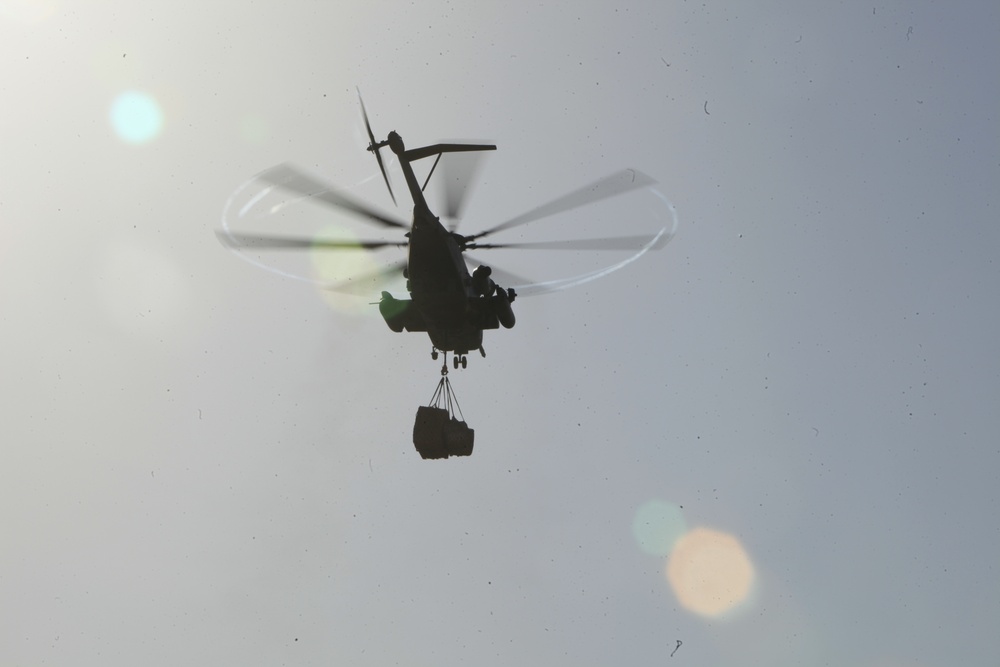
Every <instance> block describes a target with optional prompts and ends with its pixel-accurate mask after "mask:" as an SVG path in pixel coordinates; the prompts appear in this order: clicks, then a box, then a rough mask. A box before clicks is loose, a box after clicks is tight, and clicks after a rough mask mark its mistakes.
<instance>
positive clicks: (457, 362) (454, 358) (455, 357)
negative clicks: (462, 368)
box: [451, 354, 459, 370]
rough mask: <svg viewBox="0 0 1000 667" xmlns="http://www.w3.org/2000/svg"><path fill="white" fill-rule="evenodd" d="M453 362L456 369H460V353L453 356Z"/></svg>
mask: <svg viewBox="0 0 1000 667" xmlns="http://www.w3.org/2000/svg"><path fill="white" fill-rule="evenodd" d="M451 363H452V365H453V366H454V367H455V369H456V370H457V369H458V364H459V361H458V355H457V354H456V355H455V356H454V357H452V358H451Z"/></svg>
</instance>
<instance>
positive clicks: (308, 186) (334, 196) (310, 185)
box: [258, 164, 410, 229]
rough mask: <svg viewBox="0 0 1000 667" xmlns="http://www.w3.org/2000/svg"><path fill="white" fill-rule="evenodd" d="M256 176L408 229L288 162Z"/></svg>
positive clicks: (407, 227) (403, 224) (385, 224)
mask: <svg viewBox="0 0 1000 667" xmlns="http://www.w3.org/2000/svg"><path fill="white" fill-rule="evenodd" d="M258 177H259V178H260V179H262V180H264V181H267V182H268V183H271V184H272V185H276V186H278V187H280V188H284V189H285V190H290V191H292V192H296V193H298V194H300V195H304V196H306V197H311V198H313V199H317V200H319V201H321V202H323V203H325V204H328V205H330V206H335V207H337V208H341V209H344V210H347V211H351V212H352V213H356V214H358V215H360V216H362V217H364V218H367V219H368V220H371V221H372V222H375V223H377V224H379V225H382V226H383V227H398V228H399V229H409V228H410V226H409V225H407V224H406V223H404V222H400V221H399V220H395V219H393V218H389V217H387V216H384V215H382V214H381V213H379V212H378V211H376V210H375V209H374V208H371V207H370V206H368V205H367V204H362V203H361V202H357V201H355V200H353V199H351V198H350V197H348V196H347V195H344V194H341V193H339V192H336V191H335V190H334V189H333V188H332V187H330V186H329V185H327V184H326V183H323V182H321V181H317V180H316V179H314V178H313V177H311V176H309V175H308V174H306V173H304V172H302V171H300V170H299V169H297V168H295V167H293V166H292V165H290V164H279V165H278V166H276V167H271V168H270V169H266V170H264V171H262V172H261V173H260V174H259V175H258Z"/></svg>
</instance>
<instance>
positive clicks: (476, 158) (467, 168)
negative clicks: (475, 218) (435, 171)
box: [441, 152, 483, 231]
mask: <svg viewBox="0 0 1000 667" xmlns="http://www.w3.org/2000/svg"><path fill="white" fill-rule="evenodd" d="M482 159H483V153H481V152H469V153H448V154H446V155H445V156H444V159H443V160H442V162H441V178H442V179H443V181H444V184H443V185H444V187H443V190H442V191H443V193H444V216H445V217H446V218H449V219H451V220H458V219H459V218H461V217H462V209H463V208H464V207H465V198H466V197H467V196H468V194H469V186H470V185H471V184H472V182H473V177H474V176H475V175H476V172H477V171H478V170H479V165H480V163H481V162H482ZM453 231H454V230H453Z"/></svg>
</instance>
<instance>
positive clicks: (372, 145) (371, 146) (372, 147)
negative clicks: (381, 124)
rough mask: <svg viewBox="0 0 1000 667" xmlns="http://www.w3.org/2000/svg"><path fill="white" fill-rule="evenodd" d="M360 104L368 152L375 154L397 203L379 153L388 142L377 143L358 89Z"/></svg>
mask: <svg viewBox="0 0 1000 667" xmlns="http://www.w3.org/2000/svg"><path fill="white" fill-rule="evenodd" d="M358 102H360V103H361V116H362V118H364V120H365V129H366V130H368V142H369V143H368V149H367V150H368V151H369V152H371V153H374V154H375V161H376V162H378V168H379V171H381V172H382V180H384V181H385V187H386V188H387V189H388V190H389V196H390V197H392V203H393V204H395V203H396V195H395V194H393V192H392V186H391V185H390V184H389V174H388V172H386V170H385V165H384V164H383V163H382V154H381V153H379V149H380V148H382V147H383V146H388V145H389V142H388V141H380V142H376V141H375V134H374V133H373V132H372V125H371V123H369V122H368V112H367V111H365V101H364V100H363V99H361V89H360V88H359V89H358Z"/></svg>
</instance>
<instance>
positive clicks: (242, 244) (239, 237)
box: [216, 232, 407, 250]
mask: <svg viewBox="0 0 1000 667" xmlns="http://www.w3.org/2000/svg"><path fill="white" fill-rule="evenodd" d="M216 236H218V237H219V241H221V242H222V244H223V245H226V246H229V247H230V248H236V249H243V248H261V249H266V250H310V249H314V248H315V249H319V250H374V249H377V248H393V247H394V248H405V247H406V245H407V244H406V243H405V242H400V241H324V240H321V239H308V238H301V237H294V236H265V235H257V234H238V233H229V234H227V233H225V232H216Z"/></svg>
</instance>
